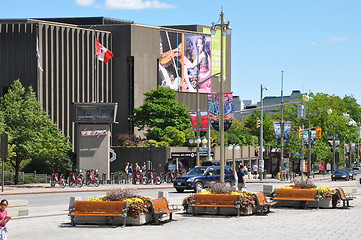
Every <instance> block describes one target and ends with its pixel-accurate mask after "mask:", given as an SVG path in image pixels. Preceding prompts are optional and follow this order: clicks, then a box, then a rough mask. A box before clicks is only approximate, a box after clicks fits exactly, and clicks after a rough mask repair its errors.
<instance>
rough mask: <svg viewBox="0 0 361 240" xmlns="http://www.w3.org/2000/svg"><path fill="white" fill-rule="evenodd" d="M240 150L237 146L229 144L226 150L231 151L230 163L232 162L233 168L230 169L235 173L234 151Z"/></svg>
mask: <svg viewBox="0 0 361 240" xmlns="http://www.w3.org/2000/svg"><path fill="white" fill-rule="evenodd" d="M239 149H241V147H240V146H239V145H238V144H230V145H229V146H228V150H231V151H232V161H233V166H232V169H233V172H236V171H237V168H236V158H235V157H234V151H235V150H237V151H238V150H239Z"/></svg>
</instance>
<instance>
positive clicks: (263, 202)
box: [253, 192, 277, 215]
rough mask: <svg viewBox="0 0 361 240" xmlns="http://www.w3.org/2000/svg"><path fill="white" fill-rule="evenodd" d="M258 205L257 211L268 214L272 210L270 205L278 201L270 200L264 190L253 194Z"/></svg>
mask: <svg viewBox="0 0 361 240" xmlns="http://www.w3.org/2000/svg"><path fill="white" fill-rule="evenodd" d="M253 196H254V198H255V201H256V206H257V212H259V211H260V212H261V214H262V215H263V214H267V213H269V212H270V207H271V206H273V205H275V204H276V203H277V202H275V201H273V202H268V201H267V199H266V197H265V195H264V193H263V192H258V193H255V194H253Z"/></svg>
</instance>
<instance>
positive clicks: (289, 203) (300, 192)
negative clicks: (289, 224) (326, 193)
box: [276, 189, 331, 208]
mask: <svg viewBox="0 0 361 240" xmlns="http://www.w3.org/2000/svg"><path fill="white" fill-rule="evenodd" d="M282 190H283V191H282V196H281V198H289V199H290V200H281V199H279V198H280V196H277V195H278V194H277V189H276V200H277V204H276V206H278V207H294V208H299V207H311V208H313V207H315V208H317V207H319V208H330V207H331V199H325V198H320V199H318V198H316V199H317V200H316V201H301V200H296V199H297V198H298V197H300V198H303V197H308V198H311V197H316V194H317V191H316V192H314V193H313V195H309V196H307V194H309V193H307V192H310V190H312V189H282ZM304 193H306V195H304ZM296 196H298V197H296ZM277 198H278V199H277Z"/></svg>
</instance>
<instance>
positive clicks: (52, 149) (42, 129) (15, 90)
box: [0, 80, 71, 183]
mask: <svg viewBox="0 0 361 240" xmlns="http://www.w3.org/2000/svg"><path fill="white" fill-rule="evenodd" d="M0 109H1V112H2V113H3V119H4V124H5V131H6V132H8V133H9V135H10V136H11V137H10V138H9V144H12V145H14V149H13V150H14V152H15V153H16V156H13V157H12V158H11V164H12V165H13V167H14V168H15V172H16V178H15V182H16V183H18V173H19V171H20V170H21V169H22V168H23V167H24V166H25V165H26V164H29V163H31V162H32V161H34V162H33V164H35V165H37V163H42V164H43V165H45V166H47V169H46V168H44V169H40V171H38V172H49V171H50V170H54V169H52V168H53V167H55V166H56V165H57V164H58V163H59V161H62V160H63V159H64V158H66V155H67V153H68V151H69V150H70V149H71V144H70V143H69V141H68V139H67V138H66V137H65V136H64V135H63V134H62V133H61V132H60V131H59V130H58V129H57V126H56V125H55V124H54V123H52V122H51V120H50V119H49V117H48V115H47V114H46V113H45V111H44V110H42V108H41V105H40V103H39V102H38V101H37V99H36V96H35V93H34V92H33V89H32V88H31V87H29V88H28V89H27V90H25V88H24V87H23V85H22V84H21V82H20V81H19V80H16V81H15V82H14V83H13V85H12V86H11V87H10V88H9V91H8V93H7V94H5V96H4V97H3V98H2V99H1V101H0ZM60 165H61V164H60Z"/></svg>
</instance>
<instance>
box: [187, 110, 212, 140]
mask: <svg viewBox="0 0 361 240" xmlns="http://www.w3.org/2000/svg"><path fill="white" fill-rule="evenodd" d="M189 115H190V117H191V122H192V127H193V131H194V132H195V133H197V112H194V111H190V112H189ZM200 118H201V126H200V129H199V130H200V136H201V137H203V136H204V135H206V133H207V131H208V112H200Z"/></svg>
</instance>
